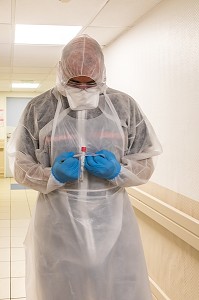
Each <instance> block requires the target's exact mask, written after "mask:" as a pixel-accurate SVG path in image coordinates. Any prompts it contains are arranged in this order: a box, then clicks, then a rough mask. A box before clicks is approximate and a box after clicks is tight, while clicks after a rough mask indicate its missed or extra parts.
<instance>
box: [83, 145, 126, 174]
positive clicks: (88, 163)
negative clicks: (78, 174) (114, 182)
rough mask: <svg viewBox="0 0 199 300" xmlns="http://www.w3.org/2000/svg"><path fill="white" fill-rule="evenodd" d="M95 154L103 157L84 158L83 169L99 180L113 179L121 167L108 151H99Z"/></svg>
mask: <svg viewBox="0 0 199 300" xmlns="http://www.w3.org/2000/svg"><path fill="white" fill-rule="evenodd" d="M96 154H102V155H103V156H100V155H97V156H86V158H85V169H86V170H87V171H88V172H89V173H91V174H93V175H94V176H96V177H99V178H104V179H113V178H115V177H116V176H117V175H118V174H119V173H120V170H121V165H120V163H119V162H118V161H117V159H116V157H115V155H114V154H113V153H112V152H110V151H108V150H101V151H98V152H96Z"/></svg>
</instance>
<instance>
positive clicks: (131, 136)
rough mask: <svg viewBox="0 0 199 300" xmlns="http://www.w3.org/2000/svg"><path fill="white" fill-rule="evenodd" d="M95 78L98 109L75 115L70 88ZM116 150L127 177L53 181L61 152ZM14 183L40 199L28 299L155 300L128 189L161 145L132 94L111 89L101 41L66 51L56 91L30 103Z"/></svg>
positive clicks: (146, 174) (29, 240)
mask: <svg viewBox="0 0 199 300" xmlns="http://www.w3.org/2000/svg"><path fill="white" fill-rule="evenodd" d="M75 76H88V77H90V78H92V79H93V80H95V82H96V83H97V84H98V87H99V88H100V91H101V92H100V96H99V104H98V107H97V108H95V109H90V110H86V111H84V112H82V113H81V114H80V113H79V111H74V110H71V109H70V107H69V104H68V101H67V97H66V94H65V84H66V83H67V81H68V80H69V79H70V78H73V77H75ZM82 140H83V143H84V146H86V147H87V151H88V152H91V153H95V152H96V151H99V150H101V149H106V150H109V151H111V152H113V153H114V154H115V156H116V158H117V159H118V161H119V162H120V163H121V165H122V167H121V172H120V174H119V175H118V176H117V177H116V178H114V179H112V180H106V179H101V178H98V177H95V176H93V175H91V174H89V173H88V172H87V171H86V170H85V171H84V179H83V181H82V182H81V181H78V180H77V181H74V182H70V183H66V184H61V183H59V182H58V181H57V180H55V179H54V177H53V176H52V174H51V166H52V164H53V162H54V160H55V158H56V157H57V156H58V155H59V154H61V153H62V152H66V151H67V152H68V151H74V152H75V153H79V152H80V148H81V146H82V145H81V142H82ZM8 153H9V156H10V165H11V167H12V169H13V174H14V177H15V179H16V181H17V182H19V183H20V184H23V185H24V186H28V187H30V188H32V189H34V190H37V191H39V195H38V200H37V204H36V208H35V213H34V216H33V217H32V220H31V222H30V225H29V229H28V233H27V236H26V240H25V248H26V292H27V298H26V299H27V300H64V299H66V300H149V299H151V293H150V289H149V284H148V276H147V271H146V266H145V259H144V255H143V250H142V244H141V240H140V234H139V230H138V226H137V222H136V218H135V215H134V212H133V209H132V206H131V204H130V202H129V199H128V195H127V193H126V191H125V187H129V186H136V185H140V184H144V183H146V182H147V181H148V179H149V178H150V176H151V174H152V172H153V170H154V165H153V157H154V156H156V155H158V154H160V153H161V146H160V144H159V142H158V140H157V138H156V136H155V133H154V131H153V129H152V127H151V125H150V123H149V122H148V120H147V118H146V117H145V116H144V115H143V113H142V112H141V111H140V109H139V108H138V105H137V104H136V102H135V101H134V100H133V99H132V98H131V97H130V96H128V95H127V94H125V93H122V92H119V91H117V90H113V89H110V88H106V86H105V68H104V61H103V54H102V51H101V49H100V46H99V45H98V43H97V42H96V41H95V40H93V39H92V38H90V37H88V36H84V35H83V36H79V37H77V38H75V39H73V40H72V41H71V42H70V43H69V44H68V45H66V46H65V48H64V50H63V53H62V58H61V62H60V66H59V70H58V77H57V85H56V87H55V88H53V89H52V90H49V91H47V92H45V93H43V94H42V95H40V96H38V97H36V98H34V99H32V100H31V101H30V102H29V104H28V105H27V107H26V109H25V111H24V113H23V115H22V117H21V119H20V122H19V125H18V127H17V128H16V130H15V132H14V134H13V136H12V138H11V140H10V142H9V146H8Z"/></svg>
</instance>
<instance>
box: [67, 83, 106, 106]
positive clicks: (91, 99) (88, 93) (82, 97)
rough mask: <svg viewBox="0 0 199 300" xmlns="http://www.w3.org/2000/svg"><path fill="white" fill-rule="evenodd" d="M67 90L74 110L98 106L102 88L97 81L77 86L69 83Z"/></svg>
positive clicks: (70, 104)
mask: <svg viewBox="0 0 199 300" xmlns="http://www.w3.org/2000/svg"><path fill="white" fill-rule="evenodd" d="M65 92H66V96H67V99H68V102H69V106H70V108H71V109H72V110H86V109H94V108H96V107H97V106H98V103H99V94H100V88H99V87H98V86H97V85H96V83H94V84H92V85H90V84H86V83H85V84H84V83H82V84H78V85H76V86H70V85H67V86H66V87H65Z"/></svg>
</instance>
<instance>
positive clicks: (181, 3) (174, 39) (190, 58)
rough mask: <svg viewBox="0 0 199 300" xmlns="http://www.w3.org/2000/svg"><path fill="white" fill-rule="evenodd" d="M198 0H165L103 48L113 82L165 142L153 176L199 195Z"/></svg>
mask: <svg viewBox="0 0 199 300" xmlns="http://www.w3.org/2000/svg"><path fill="white" fill-rule="evenodd" d="M198 24H199V1H198V0H189V1H187V0H164V1H163V2H161V3H160V4H159V5H158V6H156V7H155V8H154V9H153V10H151V11H150V12H149V13H148V14H147V15H145V16H144V17H142V18H141V19H140V20H139V21H138V22H137V24H136V25H135V26H134V27H133V28H132V29H131V30H130V31H128V32H126V33H125V35H123V36H121V37H120V38H119V39H118V40H117V41H115V42H114V43H112V44H111V45H110V46H109V47H108V48H105V49H104V54H105V63H106V68H107V78H108V81H107V82H108V85H109V86H111V87H113V88H116V89H120V90H122V91H124V92H127V93H128V94H130V95H131V96H132V97H133V98H134V99H135V100H136V101H137V102H138V103H139V104H140V106H141V108H142V110H143V111H144V112H145V114H146V115H147V116H148V118H149V120H150V121H151V123H152V125H153V127H154V129H155V131H156V133H157V135H158V137H159V139H160V141H161V144H162V146H163V151H164V153H163V154H162V155H161V157H160V158H159V160H158V164H157V168H156V171H155V173H154V175H153V177H152V179H151V180H152V181H154V182H156V183H158V184H161V185H162V186H165V187H167V188H169V189H171V190H174V191H176V192H178V193H181V194H183V195H186V196H187V197H190V198H192V199H195V200H199V137H198V128H199V125H198V117H199V26H198Z"/></svg>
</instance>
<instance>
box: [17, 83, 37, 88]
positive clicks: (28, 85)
mask: <svg viewBox="0 0 199 300" xmlns="http://www.w3.org/2000/svg"><path fill="white" fill-rule="evenodd" d="M38 86H39V83H33V82H13V83H12V88H14V89H36V88H38Z"/></svg>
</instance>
